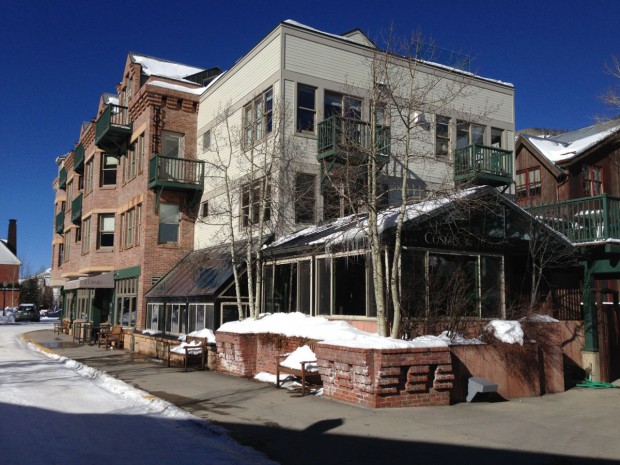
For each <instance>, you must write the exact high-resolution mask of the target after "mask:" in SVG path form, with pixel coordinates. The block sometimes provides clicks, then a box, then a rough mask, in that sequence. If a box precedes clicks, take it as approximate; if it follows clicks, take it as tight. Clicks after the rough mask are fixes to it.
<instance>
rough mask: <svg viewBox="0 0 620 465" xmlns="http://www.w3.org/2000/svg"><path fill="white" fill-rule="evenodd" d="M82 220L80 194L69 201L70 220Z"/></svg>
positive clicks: (74, 221) (76, 221)
mask: <svg viewBox="0 0 620 465" xmlns="http://www.w3.org/2000/svg"><path fill="white" fill-rule="evenodd" d="M81 221H82V194H80V195H78V196H77V197H76V198H75V199H73V201H72V202H71V222H72V223H74V224H79V223H80V222H81Z"/></svg>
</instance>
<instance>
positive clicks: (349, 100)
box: [323, 90, 362, 120]
mask: <svg viewBox="0 0 620 465" xmlns="http://www.w3.org/2000/svg"><path fill="white" fill-rule="evenodd" d="M332 116H342V117H344V118H350V119H356V120H361V119H362V99H361V98H358V97H352V96H350V95H344V94H339V93H337V92H331V91H328V90H326V91H325V96H324V105H323V117H324V118H325V119H327V118H330V117H332Z"/></svg>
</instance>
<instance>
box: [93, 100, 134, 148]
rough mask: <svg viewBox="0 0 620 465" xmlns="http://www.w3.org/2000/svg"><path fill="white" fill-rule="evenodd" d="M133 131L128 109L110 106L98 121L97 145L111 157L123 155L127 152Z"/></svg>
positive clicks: (96, 127) (96, 131)
mask: <svg viewBox="0 0 620 465" xmlns="http://www.w3.org/2000/svg"><path fill="white" fill-rule="evenodd" d="M131 131H132V123H131V121H130V119H129V111H128V109H127V107H122V106H120V105H112V104H110V105H108V107H107V108H106V109H105V111H104V112H103V113H102V114H101V116H100V117H99V119H98V120H97V123H96V126H95V145H96V146H97V147H99V148H100V149H101V150H103V151H105V152H106V153H109V154H111V155H121V154H123V153H124V152H125V151H126V148H127V144H128V143H129V140H130V138H131Z"/></svg>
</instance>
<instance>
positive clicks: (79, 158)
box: [73, 142, 84, 173]
mask: <svg viewBox="0 0 620 465" xmlns="http://www.w3.org/2000/svg"><path fill="white" fill-rule="evenodd" d="M73 171H75V172H76V173H83V172H84V145H83V144H82V143H81V142H80V144H79V145H78V146H77V147H76V148H75V150H74V151H73Z"/></svg>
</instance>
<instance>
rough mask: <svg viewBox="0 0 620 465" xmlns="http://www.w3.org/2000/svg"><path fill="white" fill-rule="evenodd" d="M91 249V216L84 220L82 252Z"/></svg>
mask: <svg viewBox="0 0 620 465" xmlns="http://www.w3.org/2000/svg"><path fill="white" fill-rule="evenodd" d="M89 251H90V217H88V218H86V219H85V220H84V221H82V253H88V252H89Z"/></svg>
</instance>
